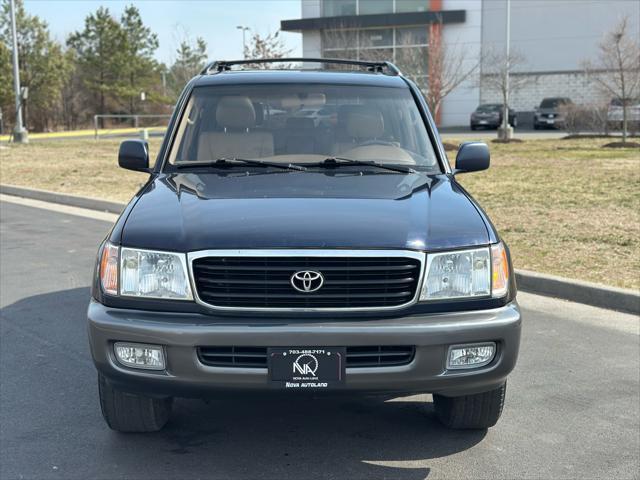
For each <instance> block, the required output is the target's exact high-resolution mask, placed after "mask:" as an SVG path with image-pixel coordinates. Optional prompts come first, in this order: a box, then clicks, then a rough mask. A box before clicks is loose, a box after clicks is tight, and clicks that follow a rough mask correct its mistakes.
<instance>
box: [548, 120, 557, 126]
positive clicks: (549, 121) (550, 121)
mask: <svg viewBox="0 0 640 480" xmlns="http://www.w3.org/2000/svg"><path fill="white" fill-rule="evenodd" d="M554 122H555V120H547V123H548V124H549V125H553V123H554Z"/></svg>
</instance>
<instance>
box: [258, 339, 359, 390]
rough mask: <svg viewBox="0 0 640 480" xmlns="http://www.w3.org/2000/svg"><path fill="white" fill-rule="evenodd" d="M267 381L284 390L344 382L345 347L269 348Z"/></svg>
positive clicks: (322, 386) (329, 385)
mask: <svg viewBox="0 0 640 480" xmlns="http://www.w3.org/2000/svg"><path fill="white" fill-rule="evenodd" d="M267 355H268V358H269V381H270V383H271V385H272V386H275V387H281V388H286V389H318V388H332V387H340V386H342V385H344V377H345V359H346V348H345V347H318V348H315V347H313V348H311V347H301V348H269V349H268V350H267Z"/></svg>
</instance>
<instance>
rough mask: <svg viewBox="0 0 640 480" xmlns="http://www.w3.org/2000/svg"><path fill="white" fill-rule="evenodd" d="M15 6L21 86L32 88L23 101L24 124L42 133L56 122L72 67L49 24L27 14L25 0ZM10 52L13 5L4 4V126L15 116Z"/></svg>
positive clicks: (0, 14) (0, 67) (0, 101)
mask: <svg viewBox="0 0 640 480" xmlns="http://www.w3.org/2000/svg"><path fill="white" fill-rule="evenodd" d="M15 6H16V12H15V13H16V31H17V34H18V58H19V62H20V65H19V67H20V83H21V85H22V86H23V87H28V89H29V97H28V98H27V99H25V100H24V101H23V114H24V122H25V125H27V127H28V128H30V129H35V130H42V129H45V128H47V127H49V126H50V125H51V123H52V122H55V121H56V120H57V116H58V114H59V104H60V91H61V88H62V85H63V83H64V81H65V77H66V76H67V74H68V71H69V64H68V62H67V61H66V57H65V55H64V52H63V51H62V47H61V46H60V44H59V43H57V42H56V41H55V40H53V39H52V38H51V35H50V33H49V28H48V25H47V23H46V22H44V21H43V20H41V19H40V18H39V17H37V16H35V15H29V14H27V13H26V12H25V9H24V4H23V1H22V0H16V3H15ZM11 49H12V38H11V15H10V6H9V2H8V1H4V2H3V4H2V8H1V9H0V106H1V107H2V111H3V114H4V117H5V124H6V123H8V121H7V120H8V117H9V113H10V115H11V118H13V117H14V115H15V103H14V97H13V88H12V85H13V71H12V62H11ZM6 80H8V81H6Z"/></svg>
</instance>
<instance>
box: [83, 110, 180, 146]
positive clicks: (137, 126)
mask: <svg viewBox="0 0 640 480" xmlns="http://www.w3.org/2000/svg"><path fill="white" fill-rule="evenodd" d="M170 118H171V115H162V114H135V115H131V114H129V115H126V114H122V115H120V114H113V115H112V114H108V115H107V114H105V115H94V116H93V129H94V132H95V133H94V138H95V139H96V140H98V138H100V136H101V135H102V136H109V135H114V134H122V133H132V134H134V135H138V134H140V135H144V134H145V132H144V131H145V130H146V131H147V132H148V130H149V129H159V131H162V132H163V133H164V130H166V127H167V124H168V123H169V119H170ZM109 119H111V120H119V121H120V125H118V126H113V125H112V126H111V127H110V128H105V124H106V122H105V120H109ZM101 120H102V122H101ZM126 120H130V122H126V123H128V124H129V125H125V122H124V121H126ZM154 120H155V121H154ZM158 120H159V121H158ZM100 123H102V128H101V125H100Z"/></svg>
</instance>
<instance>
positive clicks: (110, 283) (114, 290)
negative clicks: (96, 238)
mask: <svg viewBox="0 0 640 480" xmlns="http://www.w3.org/2000/svg"><path fill="white" fill-rule="evenodd" d="M100 284H101V285H102V291H103V292H104V293H108V294H110V295H117V294H118V247H116V246H114V245H111V244H110V243H108V242H107V243H105V244H104V248H103V249H102V258H101V259H100Z"/></svg>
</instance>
